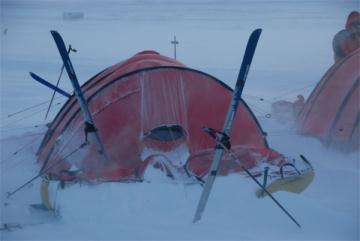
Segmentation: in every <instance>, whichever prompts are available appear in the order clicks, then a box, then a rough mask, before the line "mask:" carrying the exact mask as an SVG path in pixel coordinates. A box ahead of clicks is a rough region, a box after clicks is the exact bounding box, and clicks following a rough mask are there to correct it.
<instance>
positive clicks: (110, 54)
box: [0, 0, 360, 240]
mask: <svg viewBox="0 0 360 241" xmlns="http://www.w3.org/2000/svg"><path fill="white" fill-rule="evenodd" d="M359 8H360V6H359V2H358V0H342V1H338V0H311V1H295V0H293V1H290V0H289V1H285V0H269V1H266V0H253V1H250V0H243V1H240V0H239V1H237V0H227V1H219V0H199V1H191V0H183V1H181V0H174V1H166V0H141V1H140V0H139V1H131V0H122V1H113V0H102V1H95V0H73V1H66V0H2V1H1V32H0V36H1V82H0V85H1V88H0V101H1V112H0V114H1V115H0V135H1V136H0V147H1V149H0V151H1V155H0V170H1V179H0V180H1V192H0V193H1V194H0V195H1V208H0V211H1V224H2V225H3V224H5V223H7V224H11V225H12V226H11V227H12V228H11V229H10V230H5V231H0V239H1V240H229V239H231V240H303V239H306V240H309V239H311V240H359V239H360V233H359V229H360V228H359V226H360V224H359V220H360V210H359V206H360V202H359V199H360V193H359V190H360V169H359V161H360V160H359V159H360V157H359V152H354V153H341V152H338V151H337V150H333V149H330V148H326V147H324V146H323V145H322V144H321V143H320V142H319V141H318V140H316V139H313V138H311V137H304V136H298V135H296V133H295V132H294V130H293V129H292V124H291V123H286V124H284V123H278V122H277V121H276V120H274V119H273V118H272V117H271V115H268V114H269V113H270V103H272V102H273V101H276V100H281V99H284V100H289V101H293V100H295V98H296V96H297V94H300V93H301V94H303V95H304V96H305V97H307V96H308V95H309V93H310V92H311V90H312V89H313V88H314V86H315V85H316V83H317V82H318V81H319V80H320V78H321V77H322V75H323V74H324V73H325V71H326V70H327V69H328V68H329V67H330V66H331V65H332V64H333V53H332V47H331V41H332V38H333V36H334V34H335V33H336V32H338V31H339V30H341V29H342V28H344V25H345V21H346V17H347V15H348V14H349V13H350V12H351V11H353V10H359ZM255 28H262V29H263V33H262V36H261V37H260V40H259V44H258V47H257V50H256V53H255V57H254V60H253V63H252V66H251V69H250V73H249V76H248V81H247V83H246V85H245V89H244V93H243V98H244V99H245V101H246V102H247V103H248V104H249V106H250V107H251V109H252V110H253V111H254V113H255V115H256V116H257V118H258V120H259V121H260V123H261V125H262V127H263V129H264V130H265V131H266V132H267V133H268V142H269V144H270V146H271V147H272V148H273V149H275V150H277V151H279V152H281V153H283V154H285V155H288V156H293V157H298V156H299V154H303V155H305V156H306V157H307V158H308V159H309V160H310V161H311V162H312V164H313V166H314V169H315V173H316V174H315V179H314V181H313V183H312V184H311V185H310V186H309V188H308V189H306V190H305V191H304V192H303V193H301V194H293V193H285V192H278V193H275V194H274V196H275V197H276V198H277V199H278V200H279V201H280V202H281V203H282V204H283V205H284V206H285V208H287V209H288V210H289V212H290V213H291V214H292V215H293V216H294V217H295V218H296V219H297V220H298V222H299V223H300V224H301V226H302V227H301V228H298V227H297V226H296V225H294V223H292V221H291V220H290V219H289V218H288V217H287V216H286V215H285V214H284V213H283V212H282V211H281V210H280V209H279V208H278V207H277V206H276V205H275V204H274V203H273V202H272V201H271V199H269V198H262V199H258V198H257V197H256V196H255V191H256V189H257V186H256V184H255V183H254V182H253V181H252V180H251V179H250V178H246V177H244V176H243V175H237V174H234V175H230V176H227V177H221V178H217V180H216V182H215V185H214V187H213V190H212V193H211V196H210V199H209V202H208V205H207V207H206V210H205V213H204V215H203V218H202V220H201V221H200V222H198V223H196V224H193V223H192V218H193V215H194V212H195V209H196V206H197V202H198V200H199V197H200V194H201V190H202V188H201V186H200V185H186V184H183V183H174V182H172V181H170V180H169V179H167V178H164V177H162V176H159V173H157V172H156V171H150V172H149V173H147V175H148V177H149V178H148V179H149V181H146V182H143V183H106V184H101V185H94V186H86V185H83V186H76V185H75V186H73V187H71V188H69V189H65V190H63V191H62V192H61V193H59V195H58V197H57V203H59V205H60V212H61V218H54V217H53V216H51V215H48V214H43V213H41V212H34V211H33V210H31V209H29V204H34V203H39V202H40V197H39V180H35V181H34V182H33V183H31V184H30V185H27V186H26V187H25V188H24V189H22V190H21V191H19V192H18V193H16V194H14V195H13V196H12V197H11V198H9V199H8V198H7V197H6V196H7V195H6V193H7V192H11V191H14V190H15V189H16V188H17V187H19V186H21V185H22V184H24V183H25V182H27V181H28V180H30V179H31V178H32V177H34V176H36V175H37V173H38V171H39V166H38V165H37V163H36V155H35V153H36V151H37V148H38V146H39V144H40V142H41V140H42V137H43V135H44V133H45V131H46V126H45V124H46V123H47V122H49V121H51V119H52V118H53V117H54V116H55V115H56V113H57V112H58V111H59V109H60V108H61V106H62V104H63V103H64V102H65V98H62V97H56V99H55V101H54V106H53V108H52V110H51V112H50V116H49V117H48V119H47V120H44V117H45V112H46V109H47V106H48V101H49V99H50V97H51V95H52V92H51V91H50V90H49V89H47V88H45V87H44V86H41V85H39V84H38V83H36V82H34V81H33V80H32V79H31V78H30V76H29V74H28V72H29V71H32V72H34V73H37V74H39V75H40V76H42V77H44V78H45V79H48V80H51V82H53V83H55V82H56V80H57V78H58V75H59V72H60V68H61V60H60V57H59V54H58V51H57V49H56V47H55V44H54V42H53V39H52V37H51V35H50V32H49V31H50V30H57V31H59V33H61V34H62V36H63V37H64V39H65V41H66V43H68V44H69V43H70V44H71V45H72V46H73V48H75V49H77V50H78V51H77V52H76V53H71V58H72V60H73V65H74V67H75V69H76V72H77V75H78V78H79V80H80V81H81V83H84V82H85V81H86V80H87V79H89V78H90V77H92V76H93V75H95V74H96V73H98V72H99V71H100V70H102V69H104V68H105V67H107V66H109V65H111V64H114V63H116V62H119V61H121V60H124V59H127V58H129V57H131V56H132V55H134V54H135V53H137V52H139V51H142V50H145V49H153V50H156V51H158V52H160V53H161V54H163V55H167V56H173V46H172V45H171V43H170V42H171V40H172V39H173V38H174V35H176V38H177V39H178V40H179V42H180V43H179V45H178V46H177V51H178V52H177V58H178V60H180V61H181V62H183V63H184V64H186V65H187V66H189V67H191V68H195V69H199V70H202V71H205V72H207V73H209V74H212V75H214V76H216V77H218V78H219V79H221V80H223V81H224V82H225V83H227V84H228V85H229V86H234V84H235V80H236V76H237V74H238V69H239V66H240V63H241V60H242V56H243V52H244V49H245V45H246V41H247V39H248V36H249V34H250V33H251V32H252V30H254V29H255ZM60 86H61V87H62V88H63V89H65V90H67V91H69V92H71V84H70V82H69V81H68V80H67V78H66V77H65V75H64V76H63V79H62V81H61V84H60ZM185 155H186V153H179V158H183V157H184V156H185ZM18 225H21V226H18Z"/></svg>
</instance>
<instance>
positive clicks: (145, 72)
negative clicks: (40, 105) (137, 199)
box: [38, 51, 284, 181]
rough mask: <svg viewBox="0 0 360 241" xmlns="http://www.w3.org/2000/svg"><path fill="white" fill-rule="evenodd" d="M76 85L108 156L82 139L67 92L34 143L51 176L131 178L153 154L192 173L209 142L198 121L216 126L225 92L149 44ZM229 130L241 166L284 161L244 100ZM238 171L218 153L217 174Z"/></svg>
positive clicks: (79, 118) (202, 162) (207, 153)
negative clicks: (38, 141) (148, 48)
mask: <svg viewBox="0 0 360 241" xmlns="http://www.w3.org/2000/svg"><path fill="white" fill-rule="evenodd" d="M81 89H82V91H83V93H84V96H85V98H86V100H87V102H88V105H89V109H90V111H91V113H92V116H93V119H94V122H95V125H96V127H97V129H98V133H99V135H100V138H101V140H102V142H103V144H104V147H105V152H106V155H107V156H108V159H109V160H110V163H107V164H104V163H102V162H101V161H100V158H99V155H98V153H97V151H96V148H95V145H93V143H90V144H89V145H86V146H84V145H82V144H83V143H84V142H85V136H86V134H84V120H83V115H82V113H81V111H80V107H79V105H78V103H77V100H76V98H75V97H74V96H72V97H70V98H69V100H68V101H67V102H66V104H65V105H64V106H63V107H62V109H61V111H60V112H59V113H58V114H57V116H56V118H55V119H54V120H53V121H52V123H51V125H50V126H49V130H48V131H47V133H46V135H45V137H44V139H43V141H42V144H41V146H40V148H39V150H38V159H39V161H40V163H41V164H42V166H43V168H42V170H43V171H44V170H46V169H47V168H48V167H51V168H48V169H49V171H48V174H49V176H50V177H51V178H53V179H68V178H70V177H69V174H73V172H72V171H73V170H80V171H79V172H76V176H79V175H81V177H82V178H86V179H101V180H107V181H112V180H116V181H118V180H138V179H141V178H142V176H143V173H144V170H145V169H146V167H147V166H148V165H149V163H151V164H154V163H157V162H161V163H162V164H164V163H165V166H164V165H162V168H163V170H165V171H167V172H168V174H170V175H174V170H176V171H178V172H179V173H185V174H189V173H190V174H193V175H197V176H202V175H204V174H206V173H207V172H208V169H209V167H210V163H211V160H212V157H213V153H214V151H213V150H214V145H215V142H214V140H213V139H212V138H211V137H209V136H208V135H207V134H206V133H205V132H204V131H202V128H203V127H204V126H206V127H211V128H214V129H218V130H221V129H222V126H223V122H224V119H225V116H226V112H227V108H228V105H229V102H230V99H231V94H232V89H231V88H230V87H229V86H227V85H226V84H224V83H223V82H221V81H220V80H218V79H217V78H215V77H213V76H211V75H209V74H206V73H204V72H201V71H198V70H194V69H190V68H187V67H186V66H185V65H183V64H182V63H180V62H178V61H176V60H175V59H172V58H168V57H165V56H162V55H160V54H158V53H157V52H154V51H143V52H140V53H138V54H136V55H135V56H133V57H132V58H130V59H128V60H126V61H123V62H120V63H118V64H115V65H113V66H111V67H109V68H107V69H105V70H103V71H102V72H100V73H99V74H97V75H95V76H94V77H93V78H91V79H90V80H89V81H87V82H86V83H85V84H84V85H83V86H82V87H81ZM230 138H231V144H232V150H233V151H234V153H235V155H237V157H239V158H240V159H241V160H244V165H245V166H246V167H248V168H250V167H253V166H255V165H256V163H257V162H258V161H262V162H271V163H275V164H279V163H282V162H283V161H284V157H283V156H282V155H280V154H278V153H277V152H275V151H273V150H271V149H269V147H268V145H267V142H266V139H265V135H264V132H263V131H262V129H261V127H260V126H259V123H258V122H257V120H256V118H255V116H254V115H253V113H252V112H251V110H250V109H249V107H248V106H247V105H246V103H245V102H244V101H241V103H240V105H239V110H238V113H237V115H236V117H235V121H234V125H233V129H232V131H231V135H230ZM89 140H90V138H89ZM90 141H91V140H90ZM63 159H64V161H62V160H63ZM57 163H59V164H57ZM154 165H155V164H154ZM160 168H161V166H160ZM176 171H175V172H176ZM238 171H241V167H240V166H239V165H238V164H236V163H235V162H234V160H232V159H231V157H230V156H227V155H225V156H224V158H223V160H222V164H221V167H220V170H219V175H227V174H228V173H231V172H238Z"/></svg>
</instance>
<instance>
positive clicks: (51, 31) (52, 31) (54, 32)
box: [50, 30, 59, 35]
mask: <svg viewBox="0 0 360 241" xmlns="http://www.w3.org/2000/svg"><path fill="white" fill-rule="evenodd" d="M50 33H51V34H52V35H54V34H59V33H58V32H57V31H56V30H50Z"/></svg>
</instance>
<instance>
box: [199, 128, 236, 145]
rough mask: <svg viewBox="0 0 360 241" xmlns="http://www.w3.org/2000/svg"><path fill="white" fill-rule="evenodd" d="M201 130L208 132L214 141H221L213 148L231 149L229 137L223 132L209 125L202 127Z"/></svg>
mask: <svg viewBox="0 0 360 241" xmlns="http://www.w3.org/2000/svg"><path fill="white" fill-rule="evenodd" d="M202 130H203V131H205V132H206V133H208V134H209V135H210V136H211V137H212V138H213V139H214V140H215V141H216V142H218V143H221V145H220V144H218V145H216V146H215V149H222V148H223V147H225V148H226V149H227V150H230V149H231V143H230V137H229V136H228V135H227V134H225V133H224V132H221V131H218V130H215V129H213V128H210V127H203V128H202Z"/></svg>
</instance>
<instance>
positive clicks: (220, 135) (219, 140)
mask: <svg viewBox="0 0 360 241" xmlns="http://www.w3.org/2000/svg"><path fill="white" fill-rule="evenodd" d="M203 130H204V131H205V132H206V133H208V134H209V135H210V136H211V137H212V138H213V139H214V140H215V141H216V144H219V145H220V146H221V147H222V148H223V149H224V150H226V152H227V153H229V155H230V156H231V158H232V159H233V160H234V161H235V162H236V163H237V164H239V165H240V166H241V168H242V169H244V171H245V172H246V173H247V174H248V175H249V176H250V177H251V179H252V180H254V181H255V182H256V184H257V185H258V186H259V187H260V188H261V189H262V191H263V192H265V193H266V194H267V195H268V196H269V197H270V198H271V199H272V200H273V201H274V202H275V203H276V205H278V206H279V208H280V209H281V210H283V211H284V213H285V214H286V215H287V216H288V217H289V218H290V219H291V220H292V221H293V222H294V223H295V224H296V225H297V226H298V227H299V228H301V225H300V224H299V223H298V222H297V221H296V219H295V218H294V217H293V216H292V215H291V214H290V213H289V212H288V211H287V210H286V209H285V208H284V207H283V206H282V205H281V204H280V203H279V202H278V201H277V200H276V199H275V198H274V196H273V195H272V194H271V193H270V192H269V191H268V190H267V189H266V187H264V186H263V185H262V184H261V183H260V182H259V181H258V180H257V179H256V178H255V177H254V175H253V174H251V172H250V171H249V170H248V169H247V168H246V167H244V166H243V165H242V163H241V162H240V161H239V160H238V158H237V157H236V156H235V154H234V153H233V152H232V151H231V149H230V147H231V145H229V144H228V143H230V142H229V137H228V136H227V135H226V134H225V133H222V132H220V131H216V130H214V129H212V128H203ZM223 137H225V138H223ZM222 140H226V141H227V142H226V143H223V142H222Z"/></svg>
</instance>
